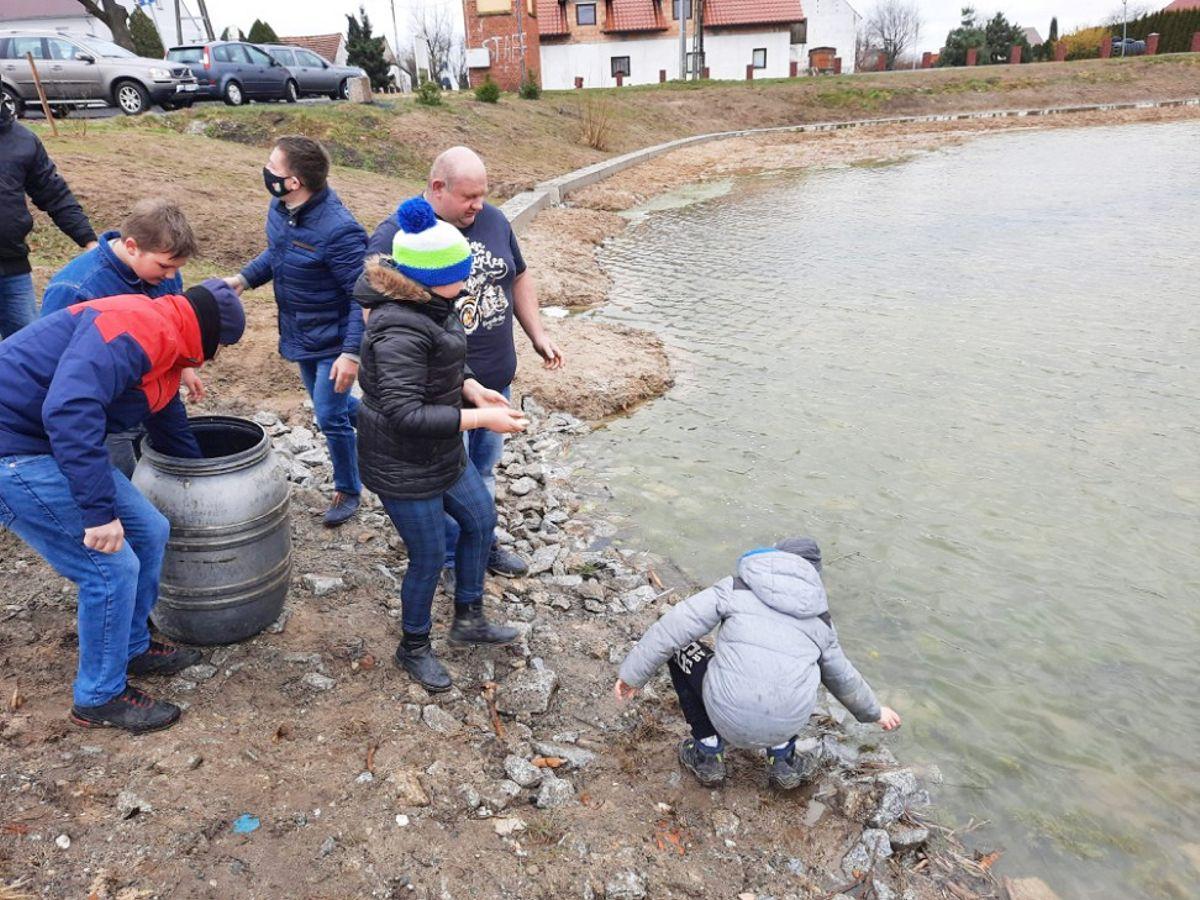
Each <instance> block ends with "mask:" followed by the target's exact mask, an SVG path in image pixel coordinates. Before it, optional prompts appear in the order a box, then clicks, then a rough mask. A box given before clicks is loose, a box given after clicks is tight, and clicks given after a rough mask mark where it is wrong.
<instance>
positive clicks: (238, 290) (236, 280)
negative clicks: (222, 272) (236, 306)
mask: <svg viewBox="0 0 1200 900" xmlns="http://www.w3.org/2000/svg"><path fill="white" fill-rule="evenodd" d="M221 280H222V281H224V282H225V283H226V284H227V285H229V286H230V287H231V288H233V292H234V293H235V294H237V295H238V296H239V297H240V296H242V291H244V290H245V289H246V282H244V281H242V276H241V275H230V276H229V277H228V278H222V279H221Z"/></svg>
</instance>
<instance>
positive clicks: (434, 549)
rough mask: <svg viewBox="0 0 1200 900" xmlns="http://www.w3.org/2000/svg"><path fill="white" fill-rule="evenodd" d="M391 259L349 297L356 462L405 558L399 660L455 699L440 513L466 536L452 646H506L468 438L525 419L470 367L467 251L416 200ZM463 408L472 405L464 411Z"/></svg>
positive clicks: (458, 558)
mask: <svg viewBox="0 0 1200 900" xmlns="http://www.w3.org/2000/svg"><path fill="white" fill-rule="evenodd" d="M397 218H398V220H399V221H400V223H401V230H400V231H399V232H398V233H397V234H396V238H395V241H394V243H393V245H392V257H391V258H390V259H389V258H388V257H386V256H375V257H372V258H371V259H369V260H367V264H366V268H365V271H364V272H363V275H362V277H361V278H360V279H359V282H358V285H357V286H356V288H355V291H354V296H355V299H356V300H357V301H358V303H359V304H360V305H361V306H362V308H363V315H364V316H365V317H366V318H367V328H366V333H365V334H364V336H363V343H362V353H361V359H362V364H361V368H360V370H359V384H360V385H361V386H362V391H363V405H362V407H361V409H360V410H359V413H358V465H359V471H360V473H361V475H362V480H363V484H365V485H366V486H367V487H369V488H370V489H371V490H373V491H374V492H375V493H377V494H378V495H379V496H380V499H381V500H382V501H383V506H384V509H385V510H386V511H387V514H388V515H389V516H390V517H391V519H392V522H393V524H394V525H395V526H396V530H397V531H398V532H400V537H401V538H403V539H404V544H405V546H406V548H407V549H408V571H407V572H405V574H404V583H403V585H402V586H401V588H400V599H401V602H402V605H403V617H402V623H403V627H404V637H403V640H401V642H400V646H399V647H398V648H397V649H396V662H397V663H398V664H399V665H400V666H401V667H402V668H404V669H405V670H406V671H407V672H408V673H409V674H410V675H412V676H413V678H415V679H416V680H417V681H418V682H420V684H421V685H422V686H423V687H424V688H425V689H426V690H428V691H435V692H436V691H445V690H449V688H450V685H451V682H450V675H449V673H447V671H446V669H445V667H444V666H442V664H441V663H440V662H439V661H438V660H437V658H436V657H435V656H434V654H433V649H432V647H431V645H430V641H429V632H430V629H431V627H432V618H431V609H432V606H433V595H434V592H435V591H436V590H437V583H438V576H439V574H440V573H441V567H442V562H443V560H444V559H445V554H446V537H445V535H446V529H445V515H447V514H448V515H450V516H452V517H453V518H454V519H455V521H457V522H458V524H459V527H460V529H461V533H460V536H459V539H458V546H457V548H456V554H455V575H456V579H455V585H456V587H455V592H454V625H453V627H452V628H451V630H450V640H451V641H454V642H462V643H471V644H499V643H507V642H509V641H511V640H513V638H515V637H516V635H517V632H516V629H513V628H506V627H502V626H497V625H493V624H491V623H490V622H488V621H487V619H486V618H484V615H483V578H484V568H485V566H486V564H487V555H488V550H489V549H490V547H491V543H492V533H493V529H494V528H495V525H496V506H495V502H494V501H493V500H492V498H491V495H490V494H489V493H488V490H487V488H486V487H485V485H484V483H483V479H482V478H481V477H480V475H479V473H478V472H477V471H476V470H475V467H474V466H469V465H467V455H466V450H465V447H464V445H463V437H462V432H465V431H470V430H471V429H473V428H487V429H489V430H491V431H495V432H498V433H500V434H511V433H513V432H517V431H523V430H524V428H525V426H526V424H527V420H526V419H525V417H524V415H523V414H522V413H521V412H519V411H518V410H514V409H512V408H510V407H509V404H508V401H507V400H505V399H504V396H503V395H502V394H500V393H499V392H498V391H493V390H488V389H487V388H484V387H483V386H482V385H481V384H479V382H478V381H475V380H474V379H473V378H472V377H471V373H470V371H469V370H468V369H467V366H466V357H467V336H466V333H465V332H464V331H463V327H462V324H461V322H460V321H459V318H458V312H457V310H456V306H455V304H456V301H457V300H459V299H460V298H461V296H462V294H463V287H464V281H465V279H466V277H467V275H468V274H469V273H470V271H471V249H470V247H469V246H468V244H467V241H466V239H465V238H464V237H463V236H462V235H461V234H460V233H459V231H458V229H456V228H455V227H454V226H452V225H449V224H447V223H446V222H442V221H439V220H438V218H437V216H436V215H434V212H433V208H432V207H431V206H430V205H429V203H428V202H427V201H425V200H424V199H423V198H421V197H414V198H413V199H411V200H407V201H405V202H404V203H403V204H402V205H401V207H400V210H399V211H398V213H397ZM464 402H465V403H467V404H469V405H470V406H471V407H473V408H468V409H464V408H463V405H464Z"/></svg>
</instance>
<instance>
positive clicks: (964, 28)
mask: <svg viewBox="0 0 1200 900" xmlns="http://www.w3.org/2000/svg"><path fill="white" fill-rule="evenodd" d="M986 44H987V34H986V32H985V31H984V29H983V25H982V23H981V22H980V21H979V17H978V16H977V15H976V13H975V8H974V7H972V6H965V7H963V10H962V19H961V21H960V22H959V26H958V27H957V28H955V29H953V30H952V31H951V32H950V33H949V34H947V35H946V46H945V47H944V48H943V49H942V52H941V54H940V55H939V56H938V61H937V64H938V66H939V67H941V66H965V65H966V64H967V51H968V50H969V49H971V48H972V47H974V48H975V49H976V50H978V51H979V62H980V63H988V62H990V61H991V60H990V58H989V56H988V53H987V50H986V48H985V45H986Z"/></svg>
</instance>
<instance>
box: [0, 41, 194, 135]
mask: <svg viewBox="0 0 1200 900" xmlns="http://www.w3.org/2000/svg"><path fill="white" fill-rule="evenodd" d="M26 54H32V55H33V59H34V62H35V64H36V65H37V70H38V77H39V78H40V79H41V81H42V88H43V90H45V92H46V99H47V101H49V103H50V105H51V106H52V107H54V108H55V109H58V110H63V109H70V108H73V107H79V106H115V107H117V108H118V109H120V110H121V112H123V113H125V115H127V116H136V115H138V114H139V113H143V112H145V111H146V110H147V109H149V108H150V105H151V104H152V103H157V104H159V105H160V106H162V107H163V108H164V109H179V108H181V107H184V106H190V105H191V103H192V100H193V98H194V97H195V96H196V87H197V86H196V78H195V76H193V75H192V71H191V69H189V68H188V67H187V66H182V65H179V64H177V63H173V62H170V61H168V60H162V59H147V58H146V57H144V56H138V55H137V54H135V53H133V52H131V51H129V50H126V49H125V48H124V47H119V46H117V45H116V44H114V43H112V42H111V41H105V40H101V39H100V38H95V37H90V36H89V37H77V36H75V35H66V34H59V33H57V32H53V31H0V102H2V103H4V104H5V105H8V106H11V107H12V109H13V111H14V112H15V113H16V114H17V115H18V116H20V115H21V114H22V112H23V111H24V110H25V108H26V107H31V108H36V107H37V105H38V103H39V100H38V95H37V88H36V87H35V85H34V81H33V70H32V69H31V68H30V65H29V62H28V60H27V58H26Z"/></svg>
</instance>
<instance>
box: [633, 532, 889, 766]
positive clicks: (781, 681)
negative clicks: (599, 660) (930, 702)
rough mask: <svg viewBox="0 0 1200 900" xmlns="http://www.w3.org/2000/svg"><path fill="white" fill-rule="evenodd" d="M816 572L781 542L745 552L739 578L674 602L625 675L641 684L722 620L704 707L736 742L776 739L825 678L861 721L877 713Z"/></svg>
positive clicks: (794, 724)
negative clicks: (779, 546) (843, 644)
mask: <svg viewBox="0 0 1200 900" xmlns="http://www.w3.org/2000/svg"><path fill="white" fill-rule="evenodd" d="M828 611H829V604H828V601H827V600H826V598H825V588H824V586H823V585H822V584H821V576H820V575H819V574H818V573H817V570H816V569H815V568H813V566H812V564H811V563H809V562H808V561H807V560H806V559H804V558H803V557H801V556H797V555H794V554H792V553H787V552H784V551H781V550H772V551H769V552H762V553H755V554H752V555H749V556H744V557H742V559H741V560H740V561H739V562H738V579H736V580H735V579H733V578H725V579H722V580H721V581H718V582H717V583H716V584H714V585H713V586H712V587H710V588H708V589H707V590H704V591H701V592H700V593H699V594H695V595H694V596H692V597H689V598H688V599H686V600H684V601H682V602H681V603H679V604H677V605H676V606H675V607H673V608H672V609H671V610H670V612H668V613H667V614H666V615H664V616H663V617H662V618H661V619H659V620H658V621H657V622H655V623H654V625H653V626H652V627H651V628H650V630H649V631H647V632H646V634H645V636H643V637H642V639H641V640H640V641H638V643H637V646H636V647H634V648H633V650H631V651H630V653H629V656H627V657H626V658H625V662H624V663H622V664H621V672H620V677H621V680H622V681H624V682H625V683H626V684H628V685H631V686H633V687H641V686H642V685H644V684H645V683H646V682H647V681H649V680H650V678H651V676H653V675H654V673H655V671H657V669H658V668H659V667H660V666H661V665H662V664H663V663H665V662H666V661H667V659H668V658H669V657H670V656H671V654H672V653H674V652H675V651H676V650H678V649H680V648H681V647H685V646H687V645H688V644H690V643H691V642H692V641H697V640H699V639H700V638H702V637H704V636H705V635H706V634H708V633H709V632H710V631H712V630H713V628H715V627H716V626H717V625H718V624H720V626H721V630H720V632H719V633H718V635H717V642H716V648H715V651H714V652H715V655H714V657H713V659H712V661H711V662H709V664H708V672H707V674H706V675H705V676H704V707H705V709H706V710H707V711H708V716H709V718H710V719H712V723H713V725H715V726H716V728H717V731H718V733H719V734H720V735H721V737H722V738H724V739H725V740H726V741H728V742H729V743H730V744H732V745H733V746H735V747H753V748H757V747H773V746H776V745H778V744H781V743H783V742H784V741H786V740H788V739H789V738H791V737H792V736H793V735H795V734H798V733H799V732H800V730H801V729H802V728H804V726H805V725H806V724H807V723H808V719H809V716H810V715H811V714H812V710H813V707H814V706H815V705H816V701H817V685H818V684H819V683H824V685H825V686H826V687H827V688H828V689H829V691H830V693H832V694H833V695H834V696H835V697H837V699H838V700H840V701H841V702H842V704H844V705H845V706H846V708H847V709H849V710H850V712H851V713H853V714H854V716H855V718H857V719H858V720H859V721H860V722H875V721H878V719H879V712H880V710H879V701H878V700H877V699H876V698H875V692H874V691H872V690H871V686H870V685H868V684H867V682H866V681H865V680H864V679H863V677H862V675H860V674H859V673H858V670H857V669H855V668H854V665H853V664H852V663H851V662H850V660H849V659H847V658H846V654H845V653H843V652H842V648H841V645H840V644H838V639H837V632H836V631H835V630H834V628H833V626H832V625H831V624H828V623H827V620H828V616H827V615H826V616H825V617H824V618H822V615H823V614H825V613H827V612H828Z"/></svg>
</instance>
